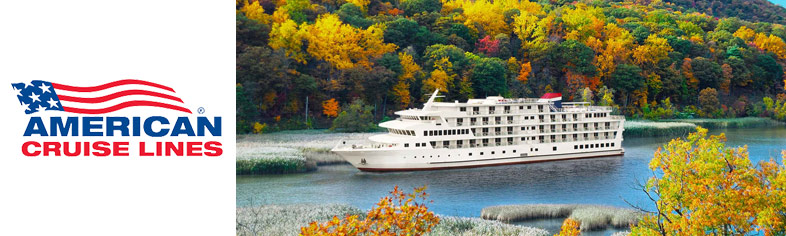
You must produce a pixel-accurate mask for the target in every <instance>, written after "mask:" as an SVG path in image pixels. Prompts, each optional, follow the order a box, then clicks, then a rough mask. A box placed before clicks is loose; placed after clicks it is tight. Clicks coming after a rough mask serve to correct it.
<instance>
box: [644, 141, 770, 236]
mask: <svg viewBox="0 0 786 236" xmlns="http://www.w3.org/2000/svg"><path fill="white" fill-rule="evenodd" d="M725 141H726V137H725V135H724V134H720V135H712V136H709V137H708V136H707V129H704V128H701V127H698V128H697V132H695V133H691V134H690V135H688V137H687V139H684V140H683V139H681V138H677V139H673V140H671V141H670V142H669V143H668V144H666V145H665V146H664V147H663V148H659V149H658V151H657V152H655V155H654V157H653V159H652V161H651V162H650V165H649V166H650V169H651V170H652V171H653V173H654V174H653V176H652V177H650V179H649V180H648V181H647V183H646V184H645V185H644V186H643V190H644V192H645V194H647V196H648V197H649V199H652V201H653V203H654V204H655V212H652V213H651V214H649V215H647V216H645V217H644V218H643V219H642V220H641V221H640V222H639V224H638V225H637V226H635V227H633V228H632V229H631V235H749V234H762V233H763V234H764V235H784V234H786V166H784V165H783V164H782V163H781V164H779V163H777V162H775V161H774V160H770V161H768V162H762V163H760V167H761V168H757V167H756V166H755V165H753V164H752V163H751V161H750V159H749V158H748V150H747V147H738V148H729V147H726V144H725ZM783 161H786V153H784V157H783V160H782V162H783Z"/></svg>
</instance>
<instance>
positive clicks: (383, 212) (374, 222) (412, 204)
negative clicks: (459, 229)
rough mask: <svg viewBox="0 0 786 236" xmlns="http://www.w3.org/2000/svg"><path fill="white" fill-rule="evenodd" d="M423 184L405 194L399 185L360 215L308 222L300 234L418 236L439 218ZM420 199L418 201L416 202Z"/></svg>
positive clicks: (425, 231)
mask: <svg viewBox="0 0 786 236" xmlns="http://www.w3.org/2000/svg"><path fill="white" fill-rule="evenodd" d="M425 191H426V186H423V187H418V188H415V191H414V192H412V193H404V192H402V191H400V190H399V188H398V186H395V187H394V188H393V191H392V192H390V194H391V195H392V197H383V198H382V199H380V200H379V202H378V203H377V205H376V206H375V207H373V208H371V210H369V211H368V213H367V214H366V216H365V217H364V219H362V220H361V219H360V215H359V214H357V215H347V216H346V217H344V219H343V220H340V219H339V218H338V216H333V219H331V220H330V221H328V222H325V223H318V222H316V221H315V222H311V224H309V225H308V227H302V228H300V234H301V235H303V236H309V235H367V234H368V235H421V234H424V233H427V232H430V231H431V229H432V228H433V227H434V226H435V225H437V224H438V223H439V217H437V216H436V215H435V214H434V212H431V211H428V207H426V205H425V201H426V197H428V194H426V192H425ZM418 200H420V202H419V201H418Z"/></svg>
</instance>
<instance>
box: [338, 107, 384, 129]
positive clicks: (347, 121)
mask: <svg viewBox="0 0 786 236" xmlns="http://www.w3.org/2000/svg"><path fill="white" fill-rule="evenodd" d="M373 110H374V107H372V106H366V105H365V104H364V103H363V101H362V100H360V99H355V100H354V101H352V103H351V104H349V106H347V107H345V108H343V109H342V111H341V113H340V114H339V115H338V117H336V119H335V120H333V126H332V127H330V130H332V131H336V130H338V131H343V132H368V131H373V130H374V129H376V128H377V125H376V124H374V115H372V114H371V111H373Z"/></svg>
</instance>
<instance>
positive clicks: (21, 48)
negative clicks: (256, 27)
mask: <svg viewBox="0 0 786 236" xmlns="http://www.w3.org/2000/svg"><path fill="white" fill-rule="evenodd" d="M234 22H235V21H234V3H233V2H232V1H204V2H197V1H2V2H0V109H1V111H3V112H2V113H3V114H2V115H1V116H0V120H2V122H0V137H2V140H1V142H0V235H233V234H234V231H235V229H234V224H235V174H234V155H235V135H234V133H235V109H234V107H235V105H234V104H235V92H234V91H235V89H234V86H235V85H234V84H235V75H234V73H235V68H234V67H235V57H234V53H235V52H234V50H235V49H234V44H235V42H234V41H235V40H234V38H235V32H234ZM120 79H141V80H148V81H152V82H156V83H160V84H164V85H167V86H169V87H172V88H174V89H175V91H176V92H177V95H178V96H179V97H180V98H181V99H183V101H184V103H185V107H186V108H189V109H191V110H192V111H194V112H195V113H196V110H197V109H198V108H199V107H203V108H204V109H205V114H203V116H207V117H211V118H212V117H214V116H221V117H222V118H223V122H222V126H223V135H222V136H221V137H207V138H194V137H192V138H171V137H168V138H150V137H119V138H118V137H114V138H113V137H98V138H95V137H57V138H52V137H48V138H39V137H32V138H31V137H23V136H22V134H23V132H24V128H25V126H26V125H27V122H28V120H29V117H30V115H25V114H24V112H22V111H21V110H20V109H19V102H18V100H17V99H16V97H15V95H14V94H13V92H12V90H11V85H10V84H11V83H18V82H23V81H30V80H46V81H51V82H56V83H62V84H68V85H74V86H94V85H99V84H103V83H107V82H111V81H115V80H120ZM33 115H36V116H42V117H46V116H50V115H53V116H68V115H69V114H67V113H64V112H45V113H43V114H42V113H35V114H33ZM153 115H161V116H166V117H168V118H170V120H172V121H174V117H176V116H183V115H186V114H184V113H179V112H170V111H166V110H164V109H160V108H129V109H125V110H121V111H118V112H115V113H111V114H108V116H126V117H128V116H141V117H143V119H144V118H145V117H148V116H153ZM191 116H195V115H191ZM44 120H48V119H46V118H44ZM47 123H48V122H47ZM29 140H36V141H45V140H57V141H97V140H104V141H130V142H139V141H147V142H155V141H220V142H222V143H223V149H224V155H223V156H222V157H138V156H131V157H24V156H22V154H21V144H22V143H23V142H24V141H29ZM133 146H134V145H132V147H133ZM131 152H132V154H133V153H134V148H132V150H131Z"/></svg>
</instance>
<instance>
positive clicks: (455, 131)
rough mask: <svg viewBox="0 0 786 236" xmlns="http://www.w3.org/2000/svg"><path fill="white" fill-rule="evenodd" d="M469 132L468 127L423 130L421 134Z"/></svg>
mask: <svg viewBox="0 0 786 236" xmlns="http://www.w3.org/2000/svg"><path fill="white" fill-rule="evenodd" d="M458 134H469V129H446V130H428V131H426V130H424V131H423V136H440V135H458Z"/></svg>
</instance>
